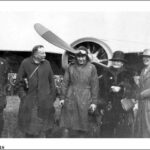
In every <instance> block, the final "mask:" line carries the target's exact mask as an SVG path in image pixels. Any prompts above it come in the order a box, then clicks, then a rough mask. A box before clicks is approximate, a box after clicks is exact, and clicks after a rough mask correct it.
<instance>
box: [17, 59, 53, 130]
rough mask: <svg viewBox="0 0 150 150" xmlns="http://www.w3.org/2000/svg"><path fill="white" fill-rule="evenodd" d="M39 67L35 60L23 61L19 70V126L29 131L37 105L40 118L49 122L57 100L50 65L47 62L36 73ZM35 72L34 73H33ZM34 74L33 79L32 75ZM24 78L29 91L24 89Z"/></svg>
mask: <svg viewBox="0 0 150 150" xmlns="http://www.w3.org/2000/svg"><path fill="white" fill-rule="evenodd" d="M37 66H38V65H37V64H35V63H34V61H33V58H32V57H29V58H26V59H25V60H23V62H22V63H21V66H20V68H19V72H18V76H17V81H16V84H17V85H19V96H20V98H21V103H20V108H19V120H18V121H19V126H20V129H21V130H23V131H24V130H27V129H28V127H29V125H30V122H31V111H32V108H33V107H34V105H35V103H36V105H37V107H38V117H40V118H42V119H44V120H47V119H50V117H52V116H53V113H54V112H53V102H54V100H55V85H54V78H53V72H52V69H51V66H50V63H49V62H48V61H47V60H45V61H44V62H42V63H41V64H40V65H39V67H38V69H37V70H36V71H35V72H34V70H35V68H36V67H37ZM33 72H34V73H33ZM32 73H33V75H32V77H30V76H31V74H32ZM24 78H27V80H28V87H29V89H28V91H27V92H26V91H25V89H24V84H22V83H24V82H23V80H24Z"/></svg>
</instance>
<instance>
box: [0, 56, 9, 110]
mask: <svg viewBox="0 0 150 150" xmlns="http://www.w3.org/2000/svg"><path fill="white" fill-rule="evenodd" d="M8 68H9V67H8V62H7V61H6V60H5V59H3V58H1V57H0V110H1V109H2V110H3V108H4V107H5V106H6V103H7V102H6V85H7V80H8V79H7V77H8Z"/></svg>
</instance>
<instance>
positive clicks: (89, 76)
mask: <svg viewBox="0 0 150 150" xmlns="http://www.w3.org/2000/svg"><path fill="white" fill-rule="evenodd" d="M77 50H78V53H77V54H76V56H75V58H76V60H75V63H74V64H71V65H69V67H68V68H67V70H66V72H65V75H64V81H63V87H62V93H63V94H62V97H61V101H60V103H61V104H62V115H61V121H60V126H61V127H63V128H64V129H65V133H67V134H68V133H71V132H69V131H72V133H75V134H77V137H82V136H83V137H84V136H86V135H87V133H88V132H89V119H88V110H89V108H90V109H91V110H92V111H93V112H94V111H95V109H96V104H97V95H98V88H99V85H98V76H97V70H96V68H95V66H94V65H93V64H91V63H90V60H89V57H88V54H87V49H86V48H85V47H83V46H80V47H79V48H78V49H77ZM68 136H71V135H66V137H68Z"/></svg>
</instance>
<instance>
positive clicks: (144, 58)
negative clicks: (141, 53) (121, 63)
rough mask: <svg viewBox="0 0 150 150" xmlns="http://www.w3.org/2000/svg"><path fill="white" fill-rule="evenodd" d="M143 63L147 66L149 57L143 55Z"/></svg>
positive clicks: (149, 61)
mask: <svg viewBox="0 0 150 150" xmlns="http://www.w3.org/2000/svg"><path fill="white" fill-rule="evenodd" d="M143 63H144V65H145V66H149V65H150V57H143Z"/></svg>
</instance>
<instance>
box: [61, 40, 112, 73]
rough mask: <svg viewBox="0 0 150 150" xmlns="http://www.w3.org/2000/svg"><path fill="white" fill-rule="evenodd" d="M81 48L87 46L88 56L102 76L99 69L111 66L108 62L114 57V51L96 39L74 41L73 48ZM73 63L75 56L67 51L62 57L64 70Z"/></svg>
mask: <svg viewBox="0 0 150 150" xmlns="http://www.w3.org/2000/svg"><path fill="white" fill-rule="evenodd" d="M79 46H85V47H86V48H87V49H88V55H89V57H90V59H91V61H92V62H93V64H95V65H96V68H97V70H98V74H100V69H98V68H102V67H108V66H110V63H111V62H110V61H108V59H110V58H111V57H112V50H111V49H110V47H109V46H108V45H107V44H106V43H104V42H103V41H101V40H98V39H96V38H81V39H78V40H76V41H74V42H73V43H72V44H71V47H73V48H74V49H77V48H78V47H79ZM73 61H74V54H72V53H70V52H68V51H66V52H65V53H64V54H63V55H62V67H63V68H64V69H65V68H67V66H68V64H69V63H72V62H73ZM95 62H97V63H95ZM98 63H100V64H98Z"/></svg>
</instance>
